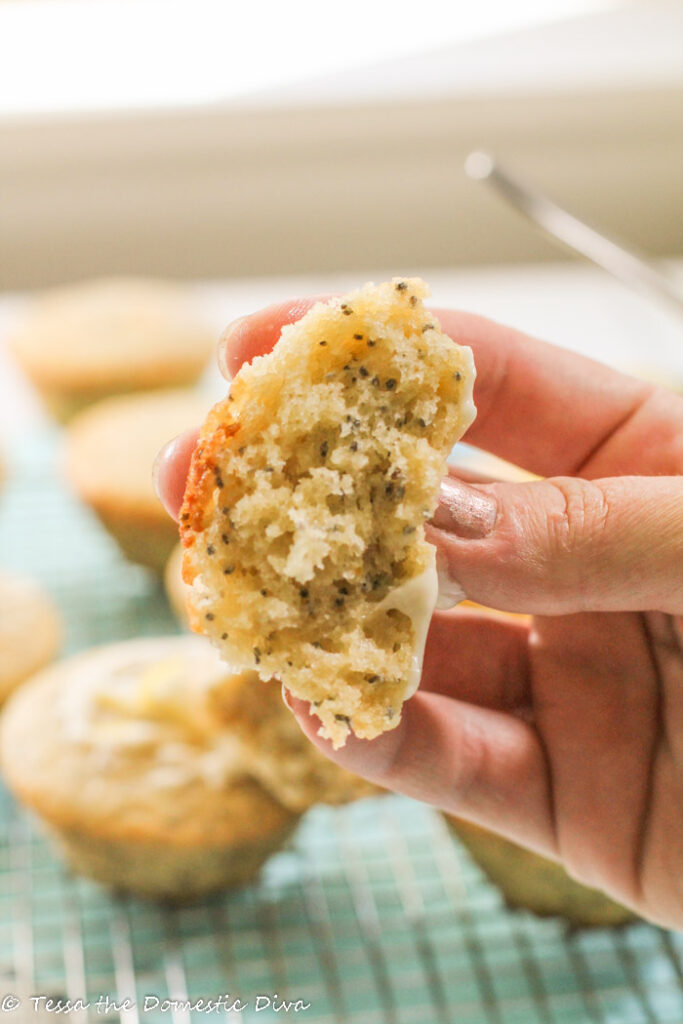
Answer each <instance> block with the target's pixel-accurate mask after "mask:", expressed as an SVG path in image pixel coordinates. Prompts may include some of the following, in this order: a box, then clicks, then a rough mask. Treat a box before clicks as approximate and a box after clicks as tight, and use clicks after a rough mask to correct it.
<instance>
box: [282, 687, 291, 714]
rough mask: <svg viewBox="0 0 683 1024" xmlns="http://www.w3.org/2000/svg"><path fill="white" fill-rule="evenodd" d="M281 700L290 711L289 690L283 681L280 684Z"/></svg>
mask: <svg viewBox="0 0 683 1024" xmlns="http://www.w3.org/2000/svg"><path fill="white" fill-rule="evenodd" d="M282 700H283V702H284V704H285V707H288V708H289V710H290V711H292V710H293V708H292V704H291V701H290V697H289V690H288V689H287V687H286V686H285V684H284V683H283V684H282Z"/></svg>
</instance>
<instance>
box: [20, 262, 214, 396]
mask: <svg viewBox="0 0 683 1024" xmlns="http://www.w3.org/2000/svg"><path fill="white" fill-rule="evenodd" d="M214 343H215V338H214V332H213V331H212V330H211V329H210V328H209V327H208V326H207V325H206V324H205V323H203V322H202V319H201V318H200V316H199V314H198V313H197V311H196V310H194V309H193V307H192V304H191V302H190V300H189V299H188V296H187V294H186V292H185V291H184V289H183V288H182V287H181V286H180V285H175V284H171V283H168V282H164V281H154V280H145V279H137V278H119V279H116V278H114V279H101V280H94V281H86V282H83V283H81V284H76V285H72V286H69V287H65V288H57V289H54V290H52V291H49V292H46V293H44V295H43V296H42V297H41V298H39V299H37V300H36V302H35V303H34V305H33V306H32V308H31V309H30V310H29V312H28V313H27V316H26V318H25V320H24V321H23V323H22V324H21V325H20V326H19V327H18V328H17V330H16V331H15V333H14V334H13V336H12V337H11V339H10V345H11V347H12V349H13V350H14V352H15V354H16V356H17V357H18V359H19V361H20V362H21V363H22V364H23V365H24V367H25V368H26V369H27V370H28V371H29V372H30V373H32V374H33V375H34V376H35V377H37V378H39V379H40V380H41V382H42V383H43V384H44V385H46V386H52V387H65V388H83V389H88V388H90V387H97V388H102V387H103V386H104V385H106V386H107V387H109V388H115V387H118V388H120V389H121V390H128V389H129V388H131V387H145V386H146V387H156V386H161V385H164V384H169V383H170V384H172V383H174V382H175V381H177V380H179V379H183V378H185V377H186V376H187V375H188V374H192V373H194V372H199V370H200V369H201V368H202V366H204V364H205V363H206V361H207V359H208V358H209V355H210V353H211V351H212V348H213V346H214Z"/></svg>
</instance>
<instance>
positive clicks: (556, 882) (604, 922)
mask: <svg viewBox="0 0 683 1024" xmlns="http://www.w3.org/2000/svg"><path fill="white" fill-rule="evenodd" d="M444 817H445V819H446V822H447V824H448V827H449V828H450V829H451V831H452V832H453V833H454V834H455V835H456V836H457V837H458V839H459V840H460V841H461V843H462V844H463V846H465V848H466V849H467V851H468V852H469V854H470V856H471V857H472V859H473V860H474V861H476V863H477V864H478V865H479V866H480V867H481V868H482V870H483V871H484V873H485V874H486V875H487V877H488V878H489V879H490V880H491V881H492V882H493V883H494V884H495V885H497V886H498V888H499V889H500V890H501V892H502V893H503V895H504V897H505V900H506V903H507V904H508V906H510V907H514V908H524V909H526V910H531V911H533V912H534V913H535V914H538V915H539V916H541V917H549V916H553V915H559V916H561V917H564V918H566V919H567V920H568V921H570V922H571V923H572V924H573V925H577V926H582V927H608V926H615V925H620V924H625V923H626V922H628V921H633V920H635V919H636V915H635V914H634V913H633V911H632V910H628V909H627V908H626V907H622V906H621V904H619V903H615V902H614V900H611V899H610V898H609V896H605V894H604V893H602V892H600V891H599V890H598V889H591V888H589V887H588V886H585V885H581V883H580V882H575V881H574V879H573V878H570V876H569V875H568V874H567V872H566V871H565V870H564V868H563V867H561V866H560V865H559V864H556V863H555V862H554V861H551V860H547V859H546V858H545V857H541V856H539V855H538V854H537V853H532V852H531V851H530V850H525V849H524V848H523V847H521V846H517V845H516V843H511V842H510V841H509V840H507V839H503V838H502V837H501V836H497V835H495V834H494V833H493V832H488V831H487V830H486V829H483V828H479V827H478V826H477V825H472V824H470V823H469V822H466V821H462V820H460V819H459V818H453V817H451V816H450V815H444Z"/></svg>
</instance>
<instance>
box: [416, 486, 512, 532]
mask: <svg viewBox="0 0 683 1024" xmlns="http://www.w3.org/2000/svg"><path fill="white" fill-rule="evenodd" d="M497 515H498V502H497V501H496V499H495V498H494V497H493V495H492V494H487V493H486V492H485V491H481V490H479V489H478V488H476V487H470V486H469V484H465V483H463V482H462V480H458V479H456V478H455V477H452V476H447V477H444V479H443V480H442V481H441V494H440V495H439V504H438V505H437V507H436V512H435V513H434V515H433V517H432V524H433V525H434V526H436V527H437V529H439V530H446V531H447V532H448V533H454V534H455V535H456V537H464V538H466V539H468V540H482V539H483V538H484V537H488V535H489V534H490V533H491V531H492V530H493V527H494V526H495V525H496V517H497Z"/></svg>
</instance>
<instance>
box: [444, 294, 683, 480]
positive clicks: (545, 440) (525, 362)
mask: <svg viewBox="0 0 683 1024" xmlns="http://www.w3.org/2000/svg"><path fill="white" fill-rule="evenodd" d="M436 315H437V316H438V317H439V319H440V321H441V325H442V327H443V329H444V330H445V332H446V333H447V334H448V335H449V336H450V337H451V338H453V339H454V341H457V342H458V343H459V344H464V345H470V346H471V347H472V350H473V353H474V362H475V366H476V367H477V380H476V383H475V389H474V401H475V404H476V406H477V418H476V420H475V421H474V423H473V424H472V426H471V427H470V429H469V431H468V434H467V440H468V442H470V443H471V444H474V445H477V446H478V447H480V448H484V449H486V450H487V451H490V452H493V453H494V454H496V455H499V456H501V457H502V458H504V459H508V460H509V461H511V462H513V463H516V464H518V465H520V466H524V467H525V468H526V469H529V470H531V471H532V472H534V473H537V474H538V475H540V476H551V475H558V474H574V473H578V472H580V471H581V472H582V473H583V474H584V475H590V476H598V475H600V474H603V475H608V474H613V473H614V474H616V473H622V472H623V473H627V472H631V473H636V472H641V473H653V474H654V473H672V472H678V468H676V469H674V468H672V465H671V460H672V458H673V457H674V455H675V454H676V453H675V452H674V451H671V450H669V448H668V447H667V450H666V451H663V450H658V449H657V448H656V447H655V448H653V449H651V450H649V451H647V450H643V449H641V448H639V447H637V446H634V445H629V443H628V442H629V439H630V437H631V436H632V435H631V428H632V424H633V423H634V422H635V421H636V420H638V421H640V419H641V418H642V420H643V425H642V429H645V425H646V424H648V423H650V421H651V420H656V422H657V424H658V428H659V429H660V432H664V433H665V434H666V436H667V437H668V436H669V431H668V430H667V429H666V417H665V416H664V414H663V413H662V414H660V411H659V401H660V399H659V398H657V400H656V401H655V402H654V403H653V405H654V408H651V407H650V405H648V403H649V402H650V399H651V396H652V395H653V394H654V393H655V389H654V388H653V387H652V385H650V384H646V383H644V382H642V381H639V380H636V379H635V378H631V377H627V376H625V375H623V374H621V373H617V372H616V371H615V370H612V369H610V368H608V367H607V366H603V365H602V364H601V363H597V362H594V361H593V360H591V359H587V358H585V357H584V356H579V355H577V354H575V353H573V352H569V351H567V350H565V349H561V348H556V347H555V346H553V345H549V344H546V343H545V342H542V341H538V340H536V339H535V338H530V337H528V336H526V335H524V334H522V333H521V332H520V331H516V330H513V329H512V328H510V327H504V326H502V325H500V324H496V323H493V322H492V321H489V320H485V319H484V318H483V317H478V316H473V315H472V314H468V313H460V312H456V311H452V310H436ZM671 397H672V398H675V396H671ZM674 404H679V412H678V417H679V423H681V421H682V420H683V401H680V403H674ZM646 407H647V408H646ZM641 412H642V417H641ZM637 426H638V429H641V423H640V422H638V424H637ZM617 435H618V436H617ZM605 446H607V447H608V448H609V449H610V458H612V457H614V458H615V459H617V457H618V458H619V459H622V460H623V464H622V465H620V467H619V468H609V467H608V466H606V465H604V464H600V465H599V466H598V465H597V463H598V462H599V460H598V458H597V456H598V455H599V454H600V453H601V452H602V451H603V449H604V448H605ZM617 453H618V455H617ZM678 454H679V455H680V453H678ZM594 462H595V463H596V468H595V471H594V470H593V469H592V468H591V467H592V465H593V463H594Z"/></svg>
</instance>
